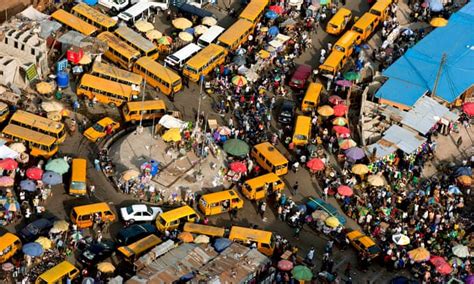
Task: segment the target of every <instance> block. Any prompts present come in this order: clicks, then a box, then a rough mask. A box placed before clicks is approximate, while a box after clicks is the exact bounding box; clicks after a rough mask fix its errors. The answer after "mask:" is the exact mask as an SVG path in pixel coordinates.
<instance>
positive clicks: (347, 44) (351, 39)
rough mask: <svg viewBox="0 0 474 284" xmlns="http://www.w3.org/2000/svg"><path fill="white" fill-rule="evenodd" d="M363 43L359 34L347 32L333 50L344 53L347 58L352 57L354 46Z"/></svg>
mask: <svg viewBox="0 0 474 284" xmlns="http://www.w3.org/2000/svg"><path fill="white" fill-rule="evenodd" d="M361 41H362V38H361V35H360V34H359V33H356V32H355V31H347V32H345V33H344V34H343V35H342V36H341V37H340V38H339V39H338V40H337V41H336V43H335V44H334V46H333V48H332V50H337V51H340V52H344V54H345V55H346V56H351V54H352V52H354V46H355V45H357V44H359V43H361Z"/></svg>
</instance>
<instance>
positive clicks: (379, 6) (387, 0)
mask: <svg viewBox="0 0 474 284" xmlns="http://www.w3.org/2000/svg"><path fill="white" fill-rule="evenodd" d="M390 4H392V1H391V0H379V1H377V2H376V3H375V4H374V5H373V6H372V8H370V10H369V13H371V14H372V15H375V16H377V18H378V19H379V21H381V22H382V21H385V20H386V19H387V17H388V14H389V11H390Z"/></svg>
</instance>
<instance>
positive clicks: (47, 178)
mask: <svg viewBox="0 0 474 284" xmlns="http://www.w3.org/2000/svg"><path fill="white" fill-rule="evenodd" d="M41 180H42V181H43V182H44V183H45V184H49V185H58V184H61V183H63V178H62V176H61V175H60V174H58V173H55V172H50V171H48V172H45V173H44V174H43V178H42V179H41Z"/></svg>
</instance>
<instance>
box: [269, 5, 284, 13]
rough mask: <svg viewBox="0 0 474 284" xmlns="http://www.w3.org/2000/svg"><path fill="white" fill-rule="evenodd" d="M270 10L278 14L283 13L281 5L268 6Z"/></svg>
mask: <svg viewBox="0 0 474 284" xmlns="http://www.w3.org/2000/svg"><path fill="white" fill-rule="evenodd" d="M268 9H269V10H270V11H273V12H275V13H277V14H279V15H281V14H283V7H282V6H278V5H274V6H270V7H269V8H268Z"/></svg>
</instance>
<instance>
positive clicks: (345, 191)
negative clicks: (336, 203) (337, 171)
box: [337, 185, 354, 196]
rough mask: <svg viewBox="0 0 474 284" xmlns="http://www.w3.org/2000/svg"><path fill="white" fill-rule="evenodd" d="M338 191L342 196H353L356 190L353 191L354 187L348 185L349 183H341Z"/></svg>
mask: <svg viewBox="0 0 474 284" xmlns="http://www.w3.org/2000/svg"><path fill="white" fill-rule="evenodd" d="M337 193H339V195H342V196H352V195H353V194H354V191H352V188H350V187H348V186H347V185H341V186H339V187H338V188H337Z"/></svg>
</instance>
